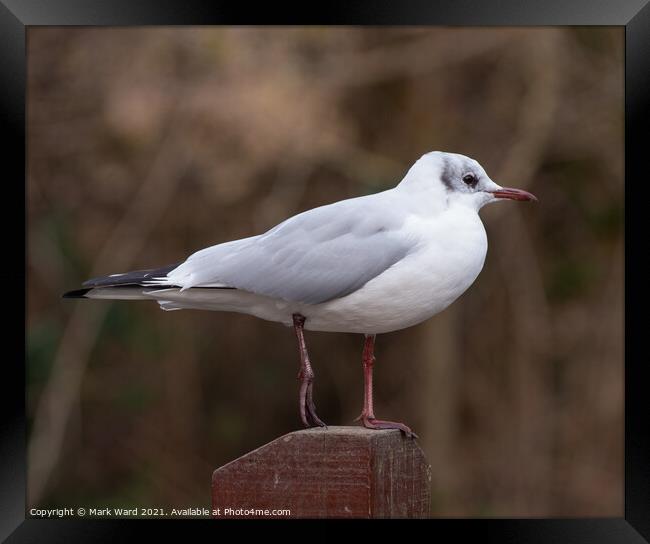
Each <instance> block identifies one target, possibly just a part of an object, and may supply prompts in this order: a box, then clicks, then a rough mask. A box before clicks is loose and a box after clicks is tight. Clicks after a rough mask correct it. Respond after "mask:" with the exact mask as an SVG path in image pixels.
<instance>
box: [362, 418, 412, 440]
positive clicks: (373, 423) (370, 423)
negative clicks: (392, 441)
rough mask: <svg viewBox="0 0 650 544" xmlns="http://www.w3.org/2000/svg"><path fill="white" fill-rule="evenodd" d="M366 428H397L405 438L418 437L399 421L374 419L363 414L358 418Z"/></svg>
mask: <svg viewBox="0 0 650 544" xmlns="http://www.w3.org/2000/svg"><path fill="white" fill-rule="evenodd" d="M358 419H360V420H361V422H362V424H363V426H364V427H365V428H366V429H399V430H400V431H401V432H403V433H404V434H405V435H406V437H407V438H419V437H418V435H417V434H415V433H414V432H413V431H412V430H411V428H410V427H408V426H406V425H404V423H399V422H397V421H386V420H383V419H375V418H374V417H372V418H371V417H366V416H364V415H363V414H362V415H361V416H359V418H358Z"/></svg>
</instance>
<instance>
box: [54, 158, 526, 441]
mask: <svg viewBox="0 0 650 544" xmlns="http://www.w3.org/2000/svg"><path fill="white" fill-rule="evenodd" d="M505 199H510V200H537V199H536V198H535V196H533V195H532V194H530V193H528V192H526V191H522V190H520V189H510V188H504V187H501V186H500V185H497V184H496V183H495V182H494V181H492V180H491V179H490V178H489V176H488V175H487V174H486V173H485V170H484V169H483V168H482V167H481V165H480V164H479V163H478V162H477V161H475V160H473V159H470V158H469V157H465V156H464V155H459V154H456V153H444V152H440V151H433V152H431V153H427V154H425V155H423V156H422V157H421V158H420V159H419V160H418V161H417V162H416V163H415V164H414V165H413V166H412V167H411V168H410V169H409V171H408V172H407V173H406V175H405V176H404V179H403V180H402V181H401V182H400V183H399V184H398V185H397V186H396V187H394V188H392V189H388V190H386V191H382V192H380V193H376V194H371V195H367V196H362V197H358V198H351V199H348V200H342V201H340V202H335V203H333V204H328V205H325V206H321V207H318V208H314V209H312V210H308V211H306V212H303V213H300V214H298V215H295V216H294V217H290V218H289V219H287V220H285V221H283V222H282V223H280V224H279V225H277V226H276V227H274V228H272V229H271V230H269V231H267V232H266V233H264V234H261V235H259V236H252V237H250V238H244V239H241V240H235V241H232V242H226V243H222V244H217V245H214V246H211V247H208V248H206V249H202V250H201V251H198V252H196V253H194V254H192V255H190V256H189V257H188V258H187V260H185V261H184V262H181V263H177V264H175V265H170V266H166V267H162V268H158V269H149V270H138V271H133V272H127V273H124V274H112V275H110V276H105V277H100V278H95V279H91V280H89V281H87V282H85V283H84V284H83V285H84V287H85V288H84V289H80V290H77V291H71V292H68V293H66V294H65V295H64V297H66V298H79V297H82V298H94V299H125V300H155V301H157V302H158V304H160V306H161V308H162V309H164V310H179V309H183V308H190V309H202V310H214V311H224V312H239V313H245V314H250V315H254V316H256V317H259V318H262V319H266V320H269V321H276V322H279V323H283V324H285V325H293V327H294V329H295V333H296V336H297V339H298V346H299V352H300V372H299V374H298V379H299V382H300V390H299V409H300V417H301V420H302V422H303V424H304V425H305V426H307V427H312V426H324V425H325V424H324V423H323V422H322V421H321V420H320V418H319V417H318V416H317V415H316V408H315V406H314V402H313V392H312V390H313V382H314V372H313V370H312V367H311V363H310V361H309V356H308V353H307V348H306V344H305V339H304V335H303V330H304V329H307V330H313V331H329V332H354V333H361V334H364V335H365V342H364V349H363V357H362V360H363V368H364V379H365V387H364V403H363V410H362V413H361V416H359V418H358V419H360V420H361V422H362V424H363V425H364V426H365V427H368V428H372V429H385V428H396V429H400V430H402V431H403V432H404V433H406V434H407V435H409V436H410V435H413V432H412V431H411V429H410V428H409V427H407V426H406V425H404V424H402V423H397V422H392V421H385V420H380V419H377V418H376V417H375V415H374V407H373V398H372V369H373V363H374V356H373V351H374V343H375V335H377V334H379V333H384V332H390V331H395V330H398V329H403V328H406V327H410V326H412V325H416V324H418V323H420V322H422V321H424V320H426V319H428V318H430V317H432V316H433V315H435V314H437V313H439V312H441V311H442V310H444V309H445V308H446V307H447V306H449V305H450V304H451V303H452V302H454V301H455V300H456V299H457V298H458V297H459V296H460V295H461V294H463V293H464V292H465V291H466V290H467V288H468V287H469V286H470V285H472V283H474V280H475V279H476V278H477V276H478V275H479V273H480V272H481V269H482V268H483V263H484V261H485V256H486V253H487V236H486V233H485V228H484V227H483V223H482V222H481V219H480V217H479V215H478V212H479V210H480V209H481V208H482V207H483V206H484V205H485V204H488V203H491V202H497V201H500V200H505Z"/></svg>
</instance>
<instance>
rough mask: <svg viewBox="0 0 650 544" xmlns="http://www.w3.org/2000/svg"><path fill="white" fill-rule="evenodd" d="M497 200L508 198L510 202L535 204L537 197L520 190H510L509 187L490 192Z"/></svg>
mask: <svg viewBox="0 0 650 544" xmlns="http://www.w3.org/2000/svg"><path fill="white" fill-rule="evenodd" d="M490 192H491V193H492V194H493V195H494V196H496V197H497V198H508V199H510V200H532V201H533V202H537V197H536V196H535V195H534V194H532V193H529V192H528V191H522V190H521V189H511V188H510V187H503V188H501V189H498V190H496V191H490Z"/></svg>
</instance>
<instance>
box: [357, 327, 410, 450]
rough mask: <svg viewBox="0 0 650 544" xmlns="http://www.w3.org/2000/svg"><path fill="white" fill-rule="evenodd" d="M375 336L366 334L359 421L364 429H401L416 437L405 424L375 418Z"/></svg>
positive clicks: (407, 434)
mask: <svg viewBox="0 0 650 544" xmlns="http://www.w3.org/2000/svg"><path fill="white" fill-rule="evenodd" d="M374 352H375V335H374V334H366V338H365V341H364V344H363V356H362V361H363V381H364V389H363V410H362V412H361V415H360V416H359V417H358V418H357V421H359V420H361V423H362V424H363V426H364V427H367V428H368V429H399V430H400V431H402V432H403V433H404V434H405V435H406V436H409V437H416V438H417V435H416V434H415V433H414V432H413V431H412V430H411V429H410V428H409V427H407V426H406V425H404V423H398V422H396V421H385V420H382V419H377V418H375V410H374V406H373V399H372V370H373V366H374V365H375V354H374Z"/></svg>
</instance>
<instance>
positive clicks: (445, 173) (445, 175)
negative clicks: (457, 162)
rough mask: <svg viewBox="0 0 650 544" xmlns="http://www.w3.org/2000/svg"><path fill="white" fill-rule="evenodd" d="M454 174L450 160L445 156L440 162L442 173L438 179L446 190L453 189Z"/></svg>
mask: <svg viewBox="0 0 650 544" xmlns="http://www.w3.org/2000/svg"><path fill="white" fill-rule="evenodd" d="M454 174H455V172H454V168H453V167H452V165H451V161H450V160H449V159H448V158H447V157H445V158H444V159H443V163H442V175H441V176H440V179H441V180H442V182H443V183H444V184H445V187H447V190H448V191H453V189H454Z"/></svg>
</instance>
